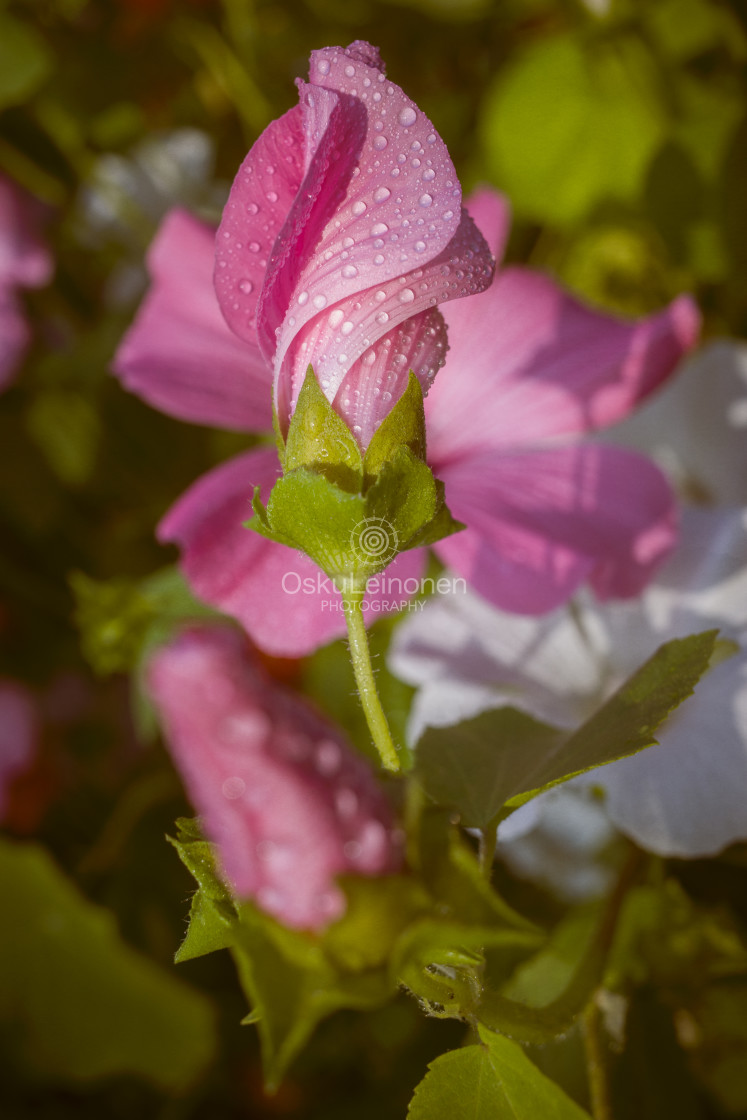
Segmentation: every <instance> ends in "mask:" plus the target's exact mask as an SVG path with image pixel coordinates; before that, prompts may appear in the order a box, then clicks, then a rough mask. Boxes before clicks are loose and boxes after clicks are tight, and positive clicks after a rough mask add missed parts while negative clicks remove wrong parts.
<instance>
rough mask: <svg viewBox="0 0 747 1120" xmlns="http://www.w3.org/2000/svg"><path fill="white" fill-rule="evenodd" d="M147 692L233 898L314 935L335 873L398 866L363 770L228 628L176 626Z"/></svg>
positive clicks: (329, 901)
mask: <svg viewBox="0 0 747 1120" xmlns="http://www.w3.org/2000/svg"><path fill="white" fill-rule="evenodd" d="M149 686H150V691H151V695H152V697H153V699H154V701H155V704H156V706H157V708H158V711H159V713H160V716H161V720H162V724H163V728H164V734H165V737H166V740H167V743H168V745H169V748H170V750H171V754H172V757H173V759H174V762H175V763H176V766H177V768H178V769H179V772H180V774H181V775H182V778H183V779H184V783H185V786H186V789H187V792H188V793H189V795H190V797H191V799H192V801H193V803H194V805H195V807H196V808H197V810H198V812H199V813H200V815H201V817H202V824H203V828H204V830H205V833H206V835H207V836H208V838H209V839H210V840H212V841H213V842H214V843H215V844H216V846H217V851H218V858H219V862H220V866H221V869H222V871H223V873H224V874H225V877H226V879H227V880H228V882H229V884H230V885H231V887H232V889H233V891H234V893H235V894H236V895H237V896H238V897H240V898H245V899H246V898H252V899H254V900H255V901H256V902H257V903H258V904H259V905H260V906H261V907H262V908H263V909H264V910H266V911H267V912H268V913H270V914H272V915H274V916H275V917H276V918H278V919H279V920H280V921H282V922H284V923H285V924H286V925H289V926H295V927H299V928H302V929H306V928H310V929H318V928H320V927H322V926H324V925H326V924H327V923H328V922H330V921H333V920H334V919H335V918H338V917H339V916H340V915H341V914H342V913H343V912H344V908H345V898H344V895H343V893H342V891H341V890H340V888H339V887H338V886H337V885H336V883H335V876H337V875H339V874H341V873H343V872H348V873H358V874H363V875H380V874H384V873H386V872H389V871H393V870H395V869H396V867H397V866H398V864H399V861H400V841H399V839H398V834H397V832H396V830H393V828H392V814H391V810H390V807H389V804H388V802H387V801H386V799H385V797H384V795H383V793H382V792H381V790H380V789H379V788H378V786H377V785H376V782H375V780H374V777H373V774H372V772H371V770H370V768H369V766H368V764H367V763H366V762H364V760H363V759H362V758H360V757H359V756H357V755H356V754H355V753H354V752H353V751H352V749H351V748H350V747H349V746H348V744H347V743H346V742H345V740H344V739H343V738H342V736H341V735H340V733H339V731H337V730H336V729H335V728H334V727H333V726H332V725H330V724H329V723H328V722H327V721H326V720H324V719H323V718H322V717H321V716H320V715H318V714H317V712H316V711H315V710H314V709H313V708H312V707H311V706H310V705H309V704H308V703H307V702H305V701H304V700H302V699H300V698H299V697H297V696H295V695H294V694H293V693H291V692H289V691H287V690H285V689H283V688H281V687H280V686H278V685H276V684H275V683H274V682H273V681H271V680H270V679H269V678H268V677H267V676H266V674H265V673H264V671H263V670H262V668H261V666H260V665H259V664H258V663H257V662H256V661H254V660H252V659H251V657H250V655H249V652H248V647H246V645H245V643H244V641H243V639H242V638H241V636H240V635H239V634H238V633H236V632H234V631H231V630H228V629H224V628H221V627H217V626H214V627H203V628H199V629H190V630H187V631H184V632H183V633H182V634H181V635H180V636H179V637H177V638H176V639H175V640H173V641H172V642H171V643H170V644H168V645H166V646H164V647H162V648H161V649H160V650H158V652H157V653H156V654H155V656H154V658H153V660H152V662H151V666H150V672H149Z"/></svg>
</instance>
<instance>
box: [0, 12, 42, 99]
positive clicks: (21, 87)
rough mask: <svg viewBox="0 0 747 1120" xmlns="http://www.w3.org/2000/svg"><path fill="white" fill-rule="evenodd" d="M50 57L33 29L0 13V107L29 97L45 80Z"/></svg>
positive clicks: (6, 14) (4, 13)
mask: <svg viewBox="0 0 747 1120" xmlns="http://www.w3.org/2000/svg"><path fill="white" fill-rule="evenodd" d="M51 69H52V58H51V55H50V53H49V51H48V49H47V46H46V43H45V42H44V40H43V39H42V38H41V36H40V35H39V34H37V32H36V31H34V29H33V28H31V27H29V26H27V24H25V23H21V22H20V20H17V19H14V18H13V16H11V15H8V13H7V12H0V109H4V108H5V107H6V106H8V105H17V104H18V103H19V102H21V101H25V100H26V98H27V97H30V96H31V94H32V93H34V92H35V91H36V90H37V89H38V88H39V86H40V85H41V84H42V82H44V81H45V80H46V78H47V77H48V76H49V74H50V71H51Z"/></svg>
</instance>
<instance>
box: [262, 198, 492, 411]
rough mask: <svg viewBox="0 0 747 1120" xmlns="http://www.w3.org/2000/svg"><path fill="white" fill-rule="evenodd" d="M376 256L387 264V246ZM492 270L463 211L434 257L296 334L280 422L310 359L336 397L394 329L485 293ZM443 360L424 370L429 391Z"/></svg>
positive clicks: (284, 372) (281, 389) (282, 375)
mask: <svg viewBox="0 0 747 1120" xmlns="http://www.w3.org/2000/svg"><path fill="white" fill-rule="evenodd" d="M374 228H375V227H374ZM379 240H380V239H379ZM378 257H381V258H382V263H383V262H384V260H385V256H384V251H383V250H382V251H381V252H380V253H377V254H376V255H375V256H374V260H376V259H377V258H378ZM492 274H493V263H492V257H491V256H490V252H489V250H488V247H487V245H486V243H485V241H484V239H483V237H482V234H481V233H480V231H479V230H478V229H477V227H476V226H475V224H474V223H473V221H472V219H471V218H470V217H469V215H468V214H467V212H466V211H463V212H462V217H461V221H460V224H459V228H458V230H457V233H456V234H455V236H454V237H453V238H452V240H451V242H450V243H449V244H448V245H447V247H446V248H445V249H444V251H443V252H442V253H440V254H439V255H438V256H437V257H435V258H434V259H433V260H431V261H424V262H423V265H422V267H420V268H416V269H414V270H412V271H411V272H408V273H405V274H404V275H402V276H398V277H396V278H395V279H393V280H388V281H383V282H382V283H381V284H379V285H377V286H376V287H375V288H374V289H372V290H370V291H367V292H364V293H363V294H362V295H361V294H358V295H357V296H356V297H355V298H349V299H346V300H343V301H341V302H339V303H337V304H336V305H335V306H334V307H333V308H331V309H330V310H328V311H325V313H324V314H323V315H318V316H317V317H316V318H315V319H313V320H312V321H311V322H309V323H307V324H306V326H305V327H304V328H303V329H302V330H301V331H299V332H298V334H297V335H296V337H295V338H294V339H293V342H292V345H291V347H290V349H289V351H288V353H287V355H286V357H285V361H284V362H283V364H282V366H281V367H278V364H277V363H278V360H277V359H276V369H277V370H278V374H277V376H278V380H277V382H276V386H277V389H276V392H277V400H278V411H279V414H280V416H281V423H282V417H284V416H286V415H287V412H286V410H285V408H284V405H285V402H290V407H291V409H292V407H293V406H294V405H295V402H296V399H297V397H298V393H299V392H300V389H301V385H302V384H303V378H304V376H305V374H306V369H307V368H308V365H309V363H311V364H312V365H313V367H314V372H315V373H316V375H317V378H318V380H319V383H320V385H321V387H322V389H323V390H324V393H325V395H326V396H327V397H328V399H329V400H334V399H335V398H336V396H337V394H338V393H339V391H340V386H341V385H342V382H343V380H344V379H345V378H346V377H347V374H348V371H349V369H350V367H351V365H352V364H353V363H355V362H357V361H358V359H359V358H361V356H362V355H363V354H365V353H366V351H367V350H369V349H370V347H372V346H375V345H376V343H377V342H378V341H379V339H381V338H383V337H384V336H385V335H387V334H389V332H390V331H391V330H392V328H393V327H395V326H397V325H398V324H400V323H402V322H403V321H405V320H406V319H409V318H411V317H412V316H414V315H418V314H420V313H421V312H426V311H429V310H431V309H432V308H433V307H434V305H435V304H437V303H445V302H446V301H447V300H451V299H460V298H461V297H463V296H467V295H471V294H474V293H475V292H479V291H481V290H482V289H483V288H484V287H485V285H486V284H488V283H489V282H490V278H491V277H492ZM441 360H442V355H441V353H440V352H439V353H438V354H437V361H436V362H435V364H434V365H428V366H427V367H426V368H425V370H424V371H423V375H422V378H421V384H422V385H423V389H424V390H426V391H427V389H428V386H429V385H430V383H431V381H432V380H433V377H434V376H435V374H436V372H437V370H438V368H439V365H440V363H441ZM348 380H349V379H348ZM380 387H381V386H380ZM380 415H381V414H380V413H379V417H380Z"/></svg>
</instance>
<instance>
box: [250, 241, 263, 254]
mask: <svg viewBox="0 0 747 1120" xmlns="http://www.w3.org/2000/svg"><path fill="white" fill-rule="evenodd" d="M260 248H261V246H260V244H259V241H250V242H249V252H250V253H258V252H259V250H260Z"/></svg>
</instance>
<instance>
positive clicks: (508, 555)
mask: <svg viewBox="0 0 747 1120" xmlns="http://www.w3.org/2000/svg"><path fill="white" fill-rule="evenodd" d="M441 476H442V478H443V479H444V482H445V483H446V500H447V502H448V505H449V508H450V509H451V512H452V513H453V514H454V516H455V517H456V518H457V519H459V520H460V521H464V522H465V524H466V525H467V526H468V528H467V530H466V531H464V532H462V533H458V534H457V535H456V536H454V537H449V538H448V539H446V540H445V541H441V542H440V543H439V544H438V545H437V546H436V551H437V552H438V554H439V556H440V557H441V558H442V559H443V560H444V562H445V563H447V564H448V565H449V566H450V567H452V568H454V569H455V570H456V571H457V572H458V573H459V574H460V575H462V576H464V577H465V579H467V581H468V582H469V583H470V584H471V585H472V586H473V587H474V588H475V590H477V591H478V592H479V593H480V594H481V595H482V596H483V597H484V598H486V599H488V600H490V602H492V603H494V604H495V605H496V606H498V607H501V608H502V609H503V610H508V611H515V612H517V613H519V614H542V613H544V612H545V611H548V610H551V609H552V608H554V607H556V606H559V605H560V604H561V603H563V602H564V601H565V600H566V599H568V598H569V596H570V595H572V594H573V592H574V591H575V590H576V588H577V587H578V586H579V584H581V583H582V582H583V581H584V580H586V579H590V580H591V583H592V585H593V587H594V589H595V591H596V592H597V594H598V595H599V596H600V597H602V598H607V597H611V596H621V597H627V596H632V595H635V594H637V593H638V592H639V591H640V590H641V589H642V588H643V587H644V586H645V584H646V583H647V582H648V580H649V579H650V577H651V574H652V572H653V571H654V569H655V568H656V567H657V566H658V565H659V564H660V563H661V562H662V561H663V560H664V559H665V558H666V556H667V554H668V553H669V551H670V550H671V548H672V547H673V545H674V543H675V538H676V532H675V528H674V514H675V505H674V498H673V495H672V492H671V490H670V488H669V485H668V483H667V482H666V480H665V479H664V477H663V475H662V474H661V473H660V472H659V470H658V469H657V468H656V467H655V466H654V465H653V464H652V463H650V462H649V461H648V460H646V459H643V458H642V457H640V456H638V455H636V454H634V453H633V452H630V451H626V450H623V449H622V448H618V447H610V446H597V445H589V446H582V447H566V448H554V449H549V450H545V451H525V452H506V453H492V454H490V453H481V454H477V455H474V456H472V457H471V458H470V459H464V460H463V461H460V462H455V463H453V464H451V465H449V466H447V467H444V468H442V469H441Z"/></svg>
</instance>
